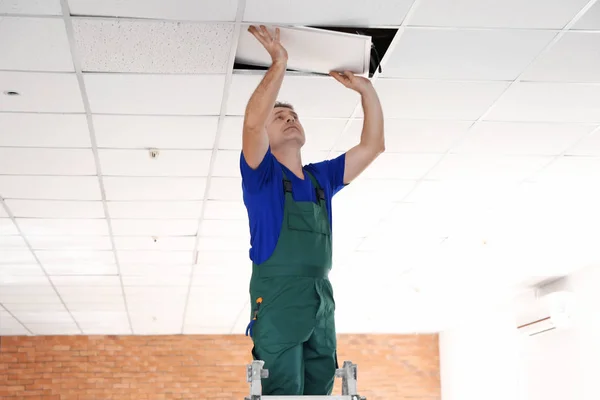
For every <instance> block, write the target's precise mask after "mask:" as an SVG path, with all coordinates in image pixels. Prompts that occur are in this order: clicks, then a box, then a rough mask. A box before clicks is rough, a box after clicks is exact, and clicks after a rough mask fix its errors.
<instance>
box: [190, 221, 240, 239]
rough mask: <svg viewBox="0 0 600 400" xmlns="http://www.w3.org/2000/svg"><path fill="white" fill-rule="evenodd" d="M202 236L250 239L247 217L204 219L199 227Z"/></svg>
mask: <svg viewBox="0 0 600 400" xmlns="http://www.w3.org/2000/svg"><path fill="white" fill-rule="evenodd" d="M200 234H201V235H202V236H224V237H244V238H247V240H248V241H249V240H250V227H249V226H248V220H247V219H238V220H236V219H205V220H204V221H202V226H201V227H200Z"/></svg>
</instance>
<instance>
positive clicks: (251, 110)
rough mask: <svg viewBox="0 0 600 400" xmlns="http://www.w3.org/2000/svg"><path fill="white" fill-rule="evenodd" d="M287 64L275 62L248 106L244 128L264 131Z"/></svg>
mask: <svg viewBox="0 0 600 400" xmlns="http://www.w3.org/2000/svg"><path fill="white" fill-rule="evenodd" d="M286 67H287V63H286V62H284V61H275V62H273V64H271V67H270V68H269V70H268V71H267V73H266V74H265V76H264V77H263V79H262V80H261V82H260V84H259V85H258V86H257V88H256V90H254V93H253V94H252V96H251V97H250V100H249V101H248V105H247V106H246V113H245V116H244V127H245V128H246V129H249V130H257V129H261V130H262V129H264V126H265V124H266V122H267V118H268V117H269V114H270V113H271V111H272V110H273V106H274V105H275V102H276V101H277V96H278V94H279V89H280V88H281V84H282V82H283V77H284V76H285V70H286Z"/></svg>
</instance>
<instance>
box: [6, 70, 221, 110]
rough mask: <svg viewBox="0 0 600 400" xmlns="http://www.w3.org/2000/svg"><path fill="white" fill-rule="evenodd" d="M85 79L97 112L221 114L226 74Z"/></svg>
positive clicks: (95, 76) (96, 76) (92, 76)
mask: <svg viewBox="0 0 600 400" xmlns="http://www.w3.org/2000/svg"><path fill="white" fill-rule="evenodd" d="M1 77H2V75H0V83H2V78H1ZM84 80H85V86H86V90H87V93H88V97H89V99H90V107H91V109H92V112H94V113H105V114H158V115H218V114H219V111H220V108H221V98H222V96H223V85H224V82H225V75H135V74H110V73H108V74H104V73H93V74H84ZM199 93H201V94H202V95H199ZM0 107H1V103H0Z"/></svg>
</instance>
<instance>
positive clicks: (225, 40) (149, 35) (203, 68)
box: [73, 18, 234, 74]
mask: <svg viewBox="0 0 600 400" xmlns="http://www.w3.org/2000/svg"><path fill="white" fill-rule="evenodd" d="M233 27H234V25H233V24H226V23H221V24H219V23H212V24H199V23H187V22H167V21H149V20H147V21H140V20H134V21H133V20H121V19H114V18H112V19H99V18H96V19H83V18H81V19H80V18H77V19H75V20H74V21H73V30H74V34H75V41H76V43H77V49H78V51H79V55H80V58H81V68H82V70H83V71H84V72H137V73H162V74H165V73H167V74H202V73H205V74H206V73H216V74H224V73H225V72H226V69H227V63H228V58H229V51H230V48H231V40H232V38H233Z"/></svg>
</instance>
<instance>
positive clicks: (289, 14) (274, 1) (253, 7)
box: [244, 0, 414, 26]
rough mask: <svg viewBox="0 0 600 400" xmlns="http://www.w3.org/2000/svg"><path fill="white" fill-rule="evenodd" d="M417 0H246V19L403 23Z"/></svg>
mask: <svg viewBox="0 0 600 400" xmlns="http://www.w3.org/2000/svg"><path fill="white" fill-rule="evenodd" d="M413 1H414V0H398V1H394V0H383V1H377V2H372V1H368V0H355V1H352V2H347V1H343V0H334V1H327V2H323V1H319V0H308V1H304V2H297V1H294V0H246V9H245V12H244V21H247V22H264V23H277V24H283V25H321V26H324V25H326V26H377V25H400V24H401V23H402V21H403V20H404V17H405V16H406V13H407V12H408V10H409V8H410V6H411V5H412V4H413Z"/></svg>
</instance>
